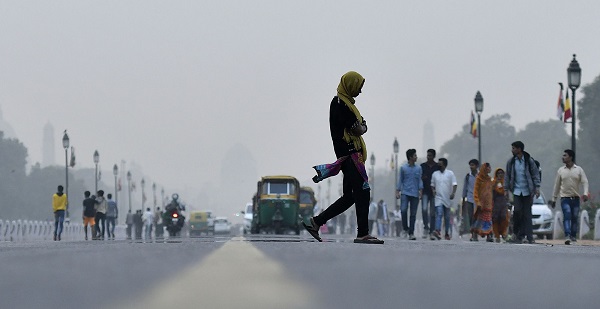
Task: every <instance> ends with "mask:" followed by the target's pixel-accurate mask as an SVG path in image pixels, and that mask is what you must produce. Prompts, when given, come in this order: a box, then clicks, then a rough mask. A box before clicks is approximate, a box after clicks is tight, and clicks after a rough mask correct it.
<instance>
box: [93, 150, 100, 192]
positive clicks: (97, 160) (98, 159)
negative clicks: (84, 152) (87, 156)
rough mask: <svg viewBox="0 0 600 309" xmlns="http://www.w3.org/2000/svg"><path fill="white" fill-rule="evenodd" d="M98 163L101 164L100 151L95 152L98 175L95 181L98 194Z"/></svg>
mask: <svg viewBox="0 0 600 309" xmlns="http://www.w3.org/2000/svg"><path fill="white" fill-rule="evenodd" d="M98 162H100V154H99V153H98V150H96V151H94V164H95V165H96V174H94V181H95V184H96V187H95V188H96V191H94V192H96V193H98Z"/></svg>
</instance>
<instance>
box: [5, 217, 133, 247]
mask: <svg viewBox="0 0 600 309" xmlns="http://www.w3.org/2000/svg"><path fill="white" fill-rule="evenodd" d="M125 230H126V226H125V225H117V226H115V238H117V239H119V238H120V239H125V237H126V232H125ZM88 233H89V235H90V238H91V235H92V234H91V232H89V229H88ZM84 237H85V232H84V230H83V224H81V223H71V222H65V223H64V225H63V232H62V235H61V240H83V239H84ZM53 238H54V221H31V220H12V221H10V220H0V241H14V242H21V241H36V240H52V239H53Z"/></svg>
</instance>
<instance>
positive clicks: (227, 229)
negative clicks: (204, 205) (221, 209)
mask: <svg viewBox="0 0 600 309" xmlns="http://www.w3.org/2000/svg"><path fill="white" fill-rule="evenodd" d="M214 227H215V234H229V233H231V223H229V221H228V220H227V218H226V217H216V218H215V221H214Z"/></svg>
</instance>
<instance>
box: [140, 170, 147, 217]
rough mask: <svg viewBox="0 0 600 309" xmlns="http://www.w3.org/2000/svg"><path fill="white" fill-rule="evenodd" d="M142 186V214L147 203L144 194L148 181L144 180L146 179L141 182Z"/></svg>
mask: <svg viewBox="0 0 600 309" xmlns="http://www.w3.org/2000/svg"><path fill="white" fill-rule="evenodd" d="M140 184H141V185H142V212H143V211H144V209H145V208H144V203H145V202H146V193H145V192H144V186H145V185H146V181H145V180H144V178H142V181H141V182H140Z"/></svg>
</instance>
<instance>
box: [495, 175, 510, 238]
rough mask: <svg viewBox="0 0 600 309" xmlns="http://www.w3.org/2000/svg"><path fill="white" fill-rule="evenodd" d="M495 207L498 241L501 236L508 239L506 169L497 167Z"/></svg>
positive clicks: (508, 218)
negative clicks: (505, 191) (505, 192)
mask: <svg viewBox="0 0 600 309" xmlns="http://www.w3.org/2000/svg"><path fill="white" fill-rule="evenodd" d="M493 183H494V191H493V194H492V196H493V198H494V209H493V210H492V226H493V230H494V237H495V238H496V242H500V237H502V239H504V240H505V241H506V234H507V233H506V232H507V228H508V224H509V222H510V214H509V213H508V199H507V198H506V196H505V195H504V170H503V169H501V168H497V169H496V170H495V171H494V180H493Z"/></svg>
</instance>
